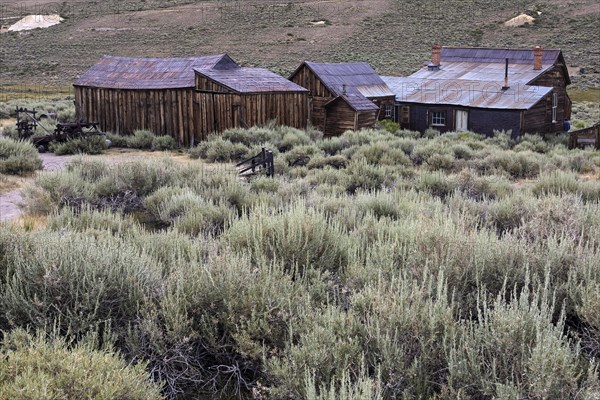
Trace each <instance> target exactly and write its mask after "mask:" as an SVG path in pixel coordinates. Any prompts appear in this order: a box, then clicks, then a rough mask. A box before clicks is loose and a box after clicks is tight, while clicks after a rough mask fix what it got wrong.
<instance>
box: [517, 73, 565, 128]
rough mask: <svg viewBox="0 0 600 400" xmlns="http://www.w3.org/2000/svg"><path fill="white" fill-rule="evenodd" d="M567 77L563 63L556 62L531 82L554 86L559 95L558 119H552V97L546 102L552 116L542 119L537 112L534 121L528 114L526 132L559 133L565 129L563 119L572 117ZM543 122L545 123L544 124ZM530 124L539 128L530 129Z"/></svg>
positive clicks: (531, 83)
mask: <svg viewBox="0 0 600 400" xmlns="http://www.w3.org/2000/svg"><path fill="white" fill-rule="evenodd" d="M566 82H567V79H566V77H565V73H564V68H563V66H562V65H561V64H559V63H557V64H555V65H554V66H553V67H552V68H551V69H549V70H548V71H546V72H544V73H543V74H542V75H541V76H539V77H538V78H536V79H535V80H533V81H532V82H530V83H529V84H530V85H534V86H546V87H552V88H553V91H554V93H556V95H557V100H558V101H557V110H556V111H557V112H556V120H555V121H554V122H553V121H552V97H550V98H549V103H548V102H547V103H546V108H549V112H550V116H549V118H546V116H544V118H543V121H542V115H541V113H539V110H538V113H537V117H536V119H535V120H534V121H530V119H531V118H533V117H532V116H531V115H529V116H528V118H526V119H527V123H526V126H525V132H543V133H559V132H562V131H563V121H564V120H565V119H571V99H570V98H569V95H568V93H567V84H566ZM542 122H543V125H542ZM528 126H535V127H536V129H537V130H529V129H528Z"/></svg>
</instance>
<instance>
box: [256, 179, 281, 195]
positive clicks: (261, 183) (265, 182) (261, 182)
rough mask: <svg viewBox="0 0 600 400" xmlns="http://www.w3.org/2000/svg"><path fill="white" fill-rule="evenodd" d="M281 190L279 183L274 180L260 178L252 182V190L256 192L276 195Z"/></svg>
mask: <svg viewBox="0 0 600 400" xmlns="http://www.w3.org/2000/svg"><path fill="white" fill-rule="evenodd" d="M278 189H279V182H278V181H276V180H275V179H273V178H268V177H265V176H260V177H258V178H256V179H253V180H252V183H251V184H250V190H252V191H254V192H257V193H259V192H266V193H276V192H277V190H278Z"/></svg>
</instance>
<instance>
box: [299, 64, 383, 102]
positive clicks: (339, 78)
mask: <svg viewBox="0 0 600 400" xmlns="http://www.w3.org/2000/svg"><path fill="white" fill-rule="evenodd" d="M304 65H306V66H307V67H308V68H310V70H311V71H313V73H314V74H315V75H316V76H317V77H318V78H319V79H320V80H321V82H323V84H324V85H325V86H326V87H327V89H329V91H330V92H331V93H332V94H333V95H334V96H336V99H338V98H342V99H344V100H345V101H346V102H347V103H348V105H350V107H352V108H353V109H354V110H356V111H366V110H375V109H378V107H377V106H376V105H374V104H373V102H372V101H371V100H369V98H376V97H391V96H393V95H394V93H393V92H392V91H391V90H390V88H388V87H387V86H386V84H385V82H383V80H381V77H380V76H379V75H377V72H375V70H374V69H373V68H372V67H371V66H370V65H369V64H368V63H366V62H355V63H339V64H324V63H316V62H311V61H306V62H304V63H302V65H300V67H298V69H297V70H296V72H297V71H298V70H300V68H302V66H304ZM296 72H294V73H293V74H292V77H293V76H294V75H295V74H296ZM290 78H291V77H290Z"/></svg>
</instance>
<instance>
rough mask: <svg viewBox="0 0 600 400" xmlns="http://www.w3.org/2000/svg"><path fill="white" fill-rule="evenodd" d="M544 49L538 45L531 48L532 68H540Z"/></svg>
mask: <svg viewBox="0 0 600 400" xmlns="http://www.w3.org/2000/svg"><path fill="white" fill-rule="evenodd" d="M543 54H544V50H543V49H542V48H541V47H540V46H535V47H534V49H533V69H535V70H540V69H542V55H543Z"/></svg>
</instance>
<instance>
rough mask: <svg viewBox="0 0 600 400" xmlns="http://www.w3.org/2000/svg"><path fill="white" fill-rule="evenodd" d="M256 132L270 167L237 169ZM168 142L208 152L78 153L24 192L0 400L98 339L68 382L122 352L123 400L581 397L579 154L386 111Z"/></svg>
mask: <svg viewBox="0 0 600 400" xmlns="http://www.w3.org/2000/svg"><path fill="white" fill-rule="evenodd" d="M261 146H268V147H270V148H272V149H273V150H274V151H275V153H276V156H275V160H276V171H277V177H276V178H275V179H270V178H266V177H256V178H254V179H252V180H250V181H244V180H241V179H239V178H238V177H237V175H236V173H235V169H234V168H233V167H232V165H231V164H229V162H231V161H235V160H238V159H240V158H242V157H245V156H246V155H249V154H253V153H254V152H255V151H256V150H257V149H259V148H260V147H261ZM190 156H191V157H193V158H203V159H205V160H207V161H211V162H215V163H217V164H213V165H210V166H209V165H207V164H204V163H203V162H201V161H192V160H190V162H187V163H178V162H175V161H169V160H168V159H165V160H164V161H156V159H154V160H149V161H147V162H142V161H136V162H129V163H121V164H117V165H107V164H104V163H102V162H99V161H96V160H95V159H94V158H93V157H90V156H88V157H84V158H81V159H78V160H76V161H75V162H73V163H72V164H71V166H70V167H68V169H67V170H65V171H62V172H54V173H41V174H39V175H38V177H37V178H35V181H34V182H33V183H32V184H30V185H29V186H28V187H27V188H26V189H25V195H26V198H27V208H26V210H27V212H28V216H26V217H25V219H24V220H23V221H22V222H21V223H20V224H16V225H15V224H12V225H11V224H3V225H1V226H0V254H1V257H0V268H1V270H2V273H1V274H0V276H2V280H1V282H2V291H1V295H0V307H1V315H2V317H1V319H0V327H1V328H2V329H3V331H4V332H10V331H12V330H14V329H27V330H29V332H30V333H29V334H28V335H29V336H27V335H26V334H25V333H24V332H23V331H15V332H16V333H13V334H11V335H8V336H6V337H5V344H4V347H3V349H4V350H3V352H4V354H5V356H6V359H7V360H8V362H10V363H14V364H15V365H16V366H14V367H7V368H10V371H11V374H9V375H5V376H6V378H2V379H3V380H2V379H0V388H2V390H4V391H2V390H0V393H11V394H13V393H37V392H36V390H37V388H39V387H50V388H52V389H53V390H56V392H52V393H59V391H60V390H65V389H64V387H61V384H62V383H63V382H69V378H68V377H71V378H70V379H75V380H77V377H75V378H73V377H72V375H73V372H69V371H70V370H69V369H68V368H66V366H65V367H54V368H66V369H63V371H64V373H61V376H63V375H64V376H67V378H65V379H64V380H57V379H56V378H53V376H52V375H49V374H48V372H47V368H51V367H50V366H48V367H47V366H43V365H42V364H40V360H41V359H44V360H46V361H45V362H49V363H54V364H49V365H58V366H60V365H61V364H60V363H61V362H62V361H63V358H65V357H67V356H66V355H65V354H70V352H73V355H69V356H68V357H80V358H81V359H82V360H83V359H84V358H85V357H88V358H89V359H90V360H94V359H95V358H97V357H101V354H103V352H104V354H106V356H105V357H106V361H103V362H104V363H106V366H105V364H102V366H101V365H100V364H98V363H95V362H92V361H85V362H92V365H93V366H90V370H89V374H100V375H101V374H102V372H101V370H99V369H101V368H108V369H109V370H111V368H112V367H109V365H113V364H112V363H120V362H121V363H127V364H128V365H131V364H133V366H131V367H128V368H135V369H134V370H133V369H132V370H131V371H128V370H127V371H126V370H123V371H124V372H123V373H124V374H125V373H126V374H130V375H131V376H132V378H131V379H134V380H133V381H131V380H129V378H125V377H123V378H122V380H121V379H118V380H115V379H116V378H113V384H114V387H112V388H113V389H111V390H115V393H123V392H124V391H125V392H127V391H128V390H131V393H137V395H131V396H129V397H125V398H140V399H142V398H154V397H153V396H156V390H157V388H160V390H161V393H162V395H163V396H165V397H166V398H178V399H188V398H244V399H250V398H254V399H267V398H268V399H395V398H423V399H425V398H437V399H459V398H461V399H463V398H465V399H466V398H477V399H488V398H506V399H520V398H531V399H596V398H598V396H600V383H599V380H598V362H599V359H600V353H599V351H600V345H599V343H600V333H599V331H598V329H599V328H600V319H599V314H598V307H599V306H600V269H599V268H598V266H599V265H600V253H599V252H598V248H599V246H600V228H599V227H600V210H599V199H600V182H599V181H598V171H599V169H600V153H598V152H593V151H591V150H567V149H566V147H565V145H564V138H561V137H556V138H553V139H552V140H543V139H541V138H539V137H536V136H525V137H524V138H523V139H522V140H520V141H518V142H515V141H513V140H511V139H510V136H509V135H508V134H506V133H502V132H497V134H496V136H495V137H494V138H487V139H486V138H484V137H481V136H479V135H477V134H473V133H468V132H463V133H450V134H445V135H441V136H440V135H439V134H437V132H435V131H428V132H427V133H426V135H425V136H424V137H420V135H419V134H418V133H416V132H411V131H400V130H397V129H395V127H394V126H393V125H392V124H389V125H388V126H387V130H377V131H360V132H347V133H346V134H344V135H342V136H341V137H337V138H332V139H323V138H322V137H321V134H320V133H319V132H317V131H313V130H309V131H306V132H305V131H299V130H295V129H291V128H278V127H264V128H253V129H250V130H231V131H227V132H225V133H224V134H222V135H220V136H214V137H212V138H211V140H209V141H207V142H205V143H203V144H201V146H200V147H198V148H196V149H193V151H191V152H190ZM15 335H16V336H15ZM36 338H37V339H36ZM45 338H46V339H45ZM15 341H17V343H20V344H19V345H18V346H16V345H13V344H11V343H14V342H15ZM56 341H58V343H59V344H58V345H57V344H56ZM78 343H80V344H78ZM57 346H58V347H57ZM27 349H30V350H29V353H23V352H27ZM47 349H56V350H52V352H50V353H48V352H49V350H47ZM82 349H83V350H82ZM84 350H85V351H84ZM65 352H66V353H65ZM24 354H29V355H28V356H27V357H25V356H24ZM36 357H37V358H36ZM48 357H50V359H48ZM115 357H116V359H115ZM67 359H68V358H67ZM16 360H20V361H16ZM121 360H122V361H121ZM64 362H65V363H68V361H64ZM82 362H84V361H82ZM11 365H12V364H11ZM115 365H116V364H115ZM139 365H141V367H138V366H139ZM32 366H35V367H34V368H33V367H32ZM134 366H135V367H134ZM32 368H33V369H32ZM140 368H145V371H146V374H147V375H146V376H145V377H143V376H142V377H140V375H139V373H140ZM89 374H88V375H86V374H84V376H83V375H82V376H79V379H84V377H85V378H86V379H92V378H90V376H93V375H89ZM133 377H135V378H133ZM150 381H152V382H154V384H153V385H156V386H154V387H153V385H150V384H149V383H148V382H150ZM119 382H123V385H125V382H129V383H128V384H129V385H136V386H135V387H136V391H133V390H132V389H129V386H121V384H120V383H119ZM132 382H135V383H132ZM48 385H49V386H48ZM93 388H96V389H93ZM79 393H86V395H90V396H101V392H100V389H99V388H97V386H94V387H92V389H90V390H89V391H88V392H85V391H83V392H79ZM10 398H26V397H19V395H16V394H15V395H11V397H10Z"/></svg>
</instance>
